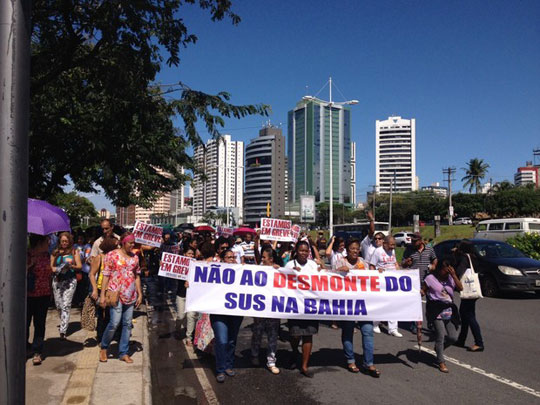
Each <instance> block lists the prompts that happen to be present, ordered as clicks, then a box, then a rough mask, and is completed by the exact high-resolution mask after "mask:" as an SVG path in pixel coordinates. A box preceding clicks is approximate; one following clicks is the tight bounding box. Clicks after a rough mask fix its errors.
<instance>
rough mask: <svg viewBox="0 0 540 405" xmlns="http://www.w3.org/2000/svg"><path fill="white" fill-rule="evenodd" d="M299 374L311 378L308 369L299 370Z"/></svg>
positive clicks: (311, 375) (311, 374)
mask: <svg viewBox="0 0 540 405" xmlns="http://www.w3.org/2000/svg"><path fill="white" fill-rule="evenodd" d="M300 374H302V375H303V376H304V377H307V378H313V373H312V372H311V371H310V370H309V369H307V370H303V369H301V370H300Z"/></svg>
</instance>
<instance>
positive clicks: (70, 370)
mask: <svg viewBox="0 0 540 405" xmlns="http://www.w3.org/2000/svg"><path fill="white" fill-rule="evenodd" d="M80 314H81V310H80V309H79V308H76V309H72V310H71V319H70V325H69V329H68V336H67V340H65V341H61V340H60V338H59V334H58V326H57V325H58V324H59V318H58V313H57V311H56V310H52V309H51V310H49V313H48V315H47V327H46V333H45V347H44V353H43V356H44V360H43V363H42V364H41V365H40V366H33V365H32V359H28V361H27V363H26V403H28V404H39V405H41V404H92V405H94V404H95V405H103V404H106V403H111V402H112V403H115V404H126V405H128V404H129V405H131V404H133V405H151V404H152V397H151V380H150V378H151V377H150V357H149V347H150V346H149V343H148V329H147V318H146V310H145V308H144V306H141V307H140V308H139V310H137V311H135V313H134V319H133V329H132V334H131V342H130V355H131V356H132V358H133V361H134V362H133V364H127V363H124V362H122V361H119V360H118V359H117V347H118V346H117V344H116V342H114V341H113V343H112V344H111V347H110V348H109V361H108V362H107V363H100V362H99V360H98V353H99V347H98V346H97V345H96V341H95V339H94V338H95V332H88V331H86V330H82V329H81V328H80ZM32 334H33V331H32V329H30V337H32ZM85 341H88V343H87V344H86V345H84V342H85Z"/></svg>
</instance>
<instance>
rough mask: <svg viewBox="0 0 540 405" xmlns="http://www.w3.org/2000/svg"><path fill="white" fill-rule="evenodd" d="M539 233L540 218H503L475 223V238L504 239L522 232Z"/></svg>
mask: <svg viewBox="0 0 540 405" xmlns="http://www.w3.org/2000/svg"><path fill="white" fill-rule="evenodd" d="M531 232H535V233H540V218H504V219H488V220H486V221H480V222H479V223H478V225H476V232H475V233H474V238H475V239H491V240H500V241H505V240H506V239H508V238H512V237H514V236H516V235H519V234H522V233H531Z"/></svg>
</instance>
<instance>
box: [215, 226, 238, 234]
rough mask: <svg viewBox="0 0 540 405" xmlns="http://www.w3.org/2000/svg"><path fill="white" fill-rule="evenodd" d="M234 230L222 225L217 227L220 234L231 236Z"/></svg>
mask: <svg viewBox="0 0 540 405" xmlns="http://www.w3.org/2000/svg"><path fill="white" fill-rule="evenodd" d="M233 232H234V228H225V227H222V226H218V227H217V234H218V236H225V237H227V236H231V235H232V234H233Z"/></svg>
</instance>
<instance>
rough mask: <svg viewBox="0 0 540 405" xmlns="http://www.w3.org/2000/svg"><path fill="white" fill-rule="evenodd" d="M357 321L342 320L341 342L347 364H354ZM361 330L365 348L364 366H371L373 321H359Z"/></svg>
mask: <svg viewBox="0 0 540 405" xmlns="http://www.w3.org/2000/svg"><path fill="white" fill-rule="evenodd" d="M355 323H356V322H355V321H342V322H340V325H341V343H342V344H343V351H344V353H345V358H346V359H347V364H354V363H355V359H354V346H353V336H354V325H355ZM358 325H359V326H360V331H361V332H362V350H363V356H364V361H363V366H364V367H369V366H372V365H373V322H358Z"/></svg>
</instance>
